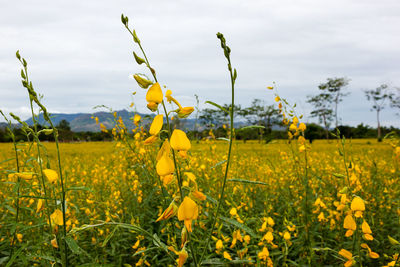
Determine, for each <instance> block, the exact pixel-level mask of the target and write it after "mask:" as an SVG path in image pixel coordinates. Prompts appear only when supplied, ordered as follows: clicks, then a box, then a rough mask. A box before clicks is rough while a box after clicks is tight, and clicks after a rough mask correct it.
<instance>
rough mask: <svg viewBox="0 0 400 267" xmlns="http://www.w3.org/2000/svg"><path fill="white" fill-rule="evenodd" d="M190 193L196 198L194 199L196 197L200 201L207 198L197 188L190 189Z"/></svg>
mask: <svg viewBox="0 0 400 267" xmlns="http://www.w3.org/2000/svg"><path fill="white" fill-rule="evenodd" d="M191 195H192V196H193V197H194V198H196V199H198V200H200V201H204V200H206V198H207V197H206V196H205V195H204V194H203V193H202V192H200V191H198V190H195V191H192V193H191Z"/></svg>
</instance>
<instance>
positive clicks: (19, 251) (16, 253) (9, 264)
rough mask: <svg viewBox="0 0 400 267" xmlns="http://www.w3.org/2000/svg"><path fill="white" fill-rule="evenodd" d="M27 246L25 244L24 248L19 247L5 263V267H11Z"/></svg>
mask: <svg viewBox="0 0 400 267" xmlns="http://www.w3.org/2000/svg"><path fill="white" fill-rule="evenodd" d="M28 245H29V243H28V244H25V245H24V246H22V247H20V248H19V249H18V250H17V251H16V252H15V253H14V254H13V255H12V257H11V259H10V260H9V261H8V262H7V265H6V267H10V266H12V264H13V262H14V261H15V260H16V259H17V258H18V256H19V255H20V254H21V253H22V251H23V250H24V249H25V248H26V247H27V246H28Z"/></svg>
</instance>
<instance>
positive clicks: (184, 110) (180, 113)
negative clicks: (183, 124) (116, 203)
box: [178, 107, 194, 119]
mask: <svg viewBox="0 0 400 267" xmlns="http://www.w3.org/2000/svg"><path fill="white" fill-rule="evenodd" d="M193 111H194V108H193V107H184V108H180V109H179V110H178V117H179V118H181V119H184V118H187V117H188V116H189V115H190V114H191V113H192V112H193Z"/></svg>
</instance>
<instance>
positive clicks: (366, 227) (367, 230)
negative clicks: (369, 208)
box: [361, 221, 372, 234]
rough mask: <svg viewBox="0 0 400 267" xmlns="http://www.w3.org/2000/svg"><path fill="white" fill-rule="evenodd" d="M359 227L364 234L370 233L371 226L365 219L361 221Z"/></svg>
mask: <svg viewBox="0 0 400 267" xmlns="http://www.w3.org/2000/svg"><path fill="white" fill-rule="evenodd" d="M361 229H362V231H363V233H364V234H372V231H371V228H370V227H369V224H368V223H367V222H366V221H363V223H362V224H361Z"/></svg>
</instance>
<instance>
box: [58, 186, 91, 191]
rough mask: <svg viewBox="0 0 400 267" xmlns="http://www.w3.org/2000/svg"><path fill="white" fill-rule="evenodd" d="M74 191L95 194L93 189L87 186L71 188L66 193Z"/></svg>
mask: <svg viewBox="0 0 400 267" xmlns="http://www.w3.org/2000/svg"><path fill="white" fill-rule="evenodd" d="M72 190H82V191H89V192H92V193H94V191H93V190H92V189H91V188H89V187H86V186H71V187H68V188H67V189H66V190H65V191H72Z"/></svg>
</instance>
